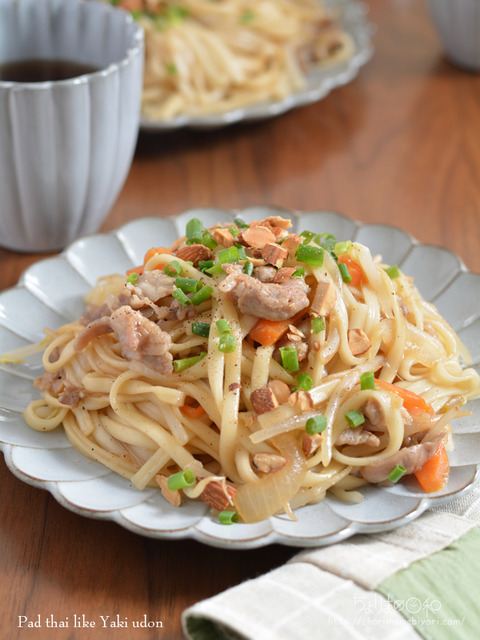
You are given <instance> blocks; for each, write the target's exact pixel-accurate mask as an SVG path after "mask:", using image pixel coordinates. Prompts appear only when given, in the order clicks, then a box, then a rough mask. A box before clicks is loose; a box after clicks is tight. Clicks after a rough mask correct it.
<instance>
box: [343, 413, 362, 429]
mask: <svg viewBox="0 0 480 640" xmlns="http://www.w3.org/2000/svg"><path fill="white" fill-rule="evenodd" d="M345 420H346V421H347V422H348V424H349V425H350V426H351V427H352V429H355V428H356V427H359V426H360V425H361V424H363V423H364V422H365V416H364V415H363V413H361V412H360V411H358V410H357V409H352V410H351V411H349V412H348V413H346V414H345Z"/></svg>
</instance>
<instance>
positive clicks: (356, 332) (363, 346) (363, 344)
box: [347, 329, 372, 356]
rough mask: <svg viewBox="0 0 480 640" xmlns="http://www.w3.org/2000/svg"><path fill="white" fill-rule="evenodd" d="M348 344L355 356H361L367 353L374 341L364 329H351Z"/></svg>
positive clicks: (348, 333)
mask: <svg viewBox="0 0 480 640" xmlns="http://www.w3.org/2000/svg"><path fill="white" fill-rule="evenodd" d="M347 338H348V346H349V347H350V351H351V352H352V355H354V356H361V355H363V354H364V353H366V352H367V351H368V350H369V349H370V347H371V346H372V343H371V342H370V340H369V338H368V336H367V334H366V333H365V331H363V329H349V330H348V331H347Z"/></svg>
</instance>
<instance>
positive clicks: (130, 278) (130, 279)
mask: <svg viewBox="0 0 480 640" xmlns="http://www.w3.org/2000/svg"><path fill="white" fill-rule="evenodd" d="M139 277H140V276H139V275H138V273H136V272H135V271H134V272H133V273H131V274H130V275H129V276H128V278H127V282H128V283H129V284H135V283H136V281H137V280H138V279H139Z"/></svg>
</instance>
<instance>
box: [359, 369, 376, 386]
mask: <svg viewBox="0 0 480 640" xmlns="http://www.w3.org/2000/svg"><path fill="white" fill-rule="evenodd" d="M360 389H375V374H374V373H373V371H364V373H361V374H360Z"/></svg>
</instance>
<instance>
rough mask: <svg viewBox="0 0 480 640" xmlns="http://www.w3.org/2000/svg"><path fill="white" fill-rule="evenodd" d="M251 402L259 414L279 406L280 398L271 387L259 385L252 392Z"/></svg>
mask: <svg viewBox="0 0 480 640" xmlns="http://www.w3.org/2000/svg"><path fill="white" fill-rule="evenodd" d="M250 402H251V403H252V407H253V409H254V411H255V412H256V413H257V414H259V415H260V414H261V413H267V411H272V409H276V408H277V407H278V400H277V398H276V397H275V394H274V393H273V391H272V390H271V389H270V388H269V387H259V388H258V389H255V390H254V391H252V393H251V394H250Z"/></svg>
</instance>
